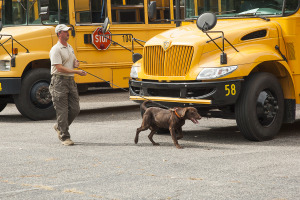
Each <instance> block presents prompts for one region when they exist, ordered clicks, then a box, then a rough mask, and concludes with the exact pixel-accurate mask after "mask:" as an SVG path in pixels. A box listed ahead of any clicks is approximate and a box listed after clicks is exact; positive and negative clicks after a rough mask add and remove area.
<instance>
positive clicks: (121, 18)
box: [0, 0, 176, 120]
mask: <svg viewBox="0 0 300 200" xmlns="http://www.w3.org/2000/svg"><path fill="white" fill-rule="evenodd" d="M1 2H2V4H1V6H2V7H1V9H2V30H1V32H0V111H2V110H3V109H4V108H5V106H6V105H7V103H15V105H16V107H17V108H18V110H19V111H20V113H21V114H22V115H24V116H26V117H28V118H30V119H33V120H42V119H51V118H53V117H54V115H55V112H54V109H53V104H52V101H51V96H50V94H49V90H48V86H49V82H50V78H51V77H50V70H49V69H50V60H49V51H50V49H51V47H52V46H53V45H54V44H56V42H57V36H56V34H55V31H54V30H55V26H56V25H57V24H60V23H64V24H67V25H68V26H70V27H72V28H73V31H72V34H70V39H69V44H71V45H72V47H73V48H74V51H75V55H76V57H77V58H78V60H80V61H82V62H81V65H80V66H81V68H82V69H83V70H86V71H87V72H90V73H92V74H94V75H96V76H98V77H101V78H102V79H104V80H106V81H109V82H110V84H108V83H107V82H104V81H103V80H100V79H97V78H96V77H94V76H90V75H88V76H85V77H81V76H75V81H76V82H77V83H78V86H79V88H81V89H82V88H85V89H86V88H87V87H98V86H99V87H103V86H108V87H113V88H114V86H113V85H112V84H114V85H118V86H119V87H127V88H128V80H129V76H130V69H131V65H132V63H133V62H132V59H131V56H132V52H131V51H130V50H132V43H130V41H131V40H132V36H130V35H125V36H123V37H122V36H120V35H119V36H118V35H117V36H112V38H111V39H112V40H113V41H110V40H107V39H106V38H105V37H102V36H101V34H99V30H100V29H101V27H102V25H103V22H104V19H105V18H106V17H109V19H110V20H111V22H112V25H111V29H110V32H109V33H107V34H108V35H109V34H112V35H114V34H124V33H125V34H132V35H133V37H135V38H138V39H140V40H142V41H147V40H148V39H150V38H151V37H153V36H154V35H157V34H158V33H160V32H162V31H165V30H168V29H170V28H174V27H175V26H176V25H175V23H174V22H173V21H170V20H166V19H174V13H175V12H176V6H175V4H174V2H173V0H156V1H155V2H156V6H157V13H156V15H155V16H154V17H152V18H151V19H148V5H149V4H150V2H149V1H148V0H2V1H1ZM45 8H46V9H45ZM41 11H43V13H44V14H45V13H46V15H47V14H48V17H45V18H43V20H41V15H40V14H41ZM155 18H156V19H155ZM117 44H121V45H122V46H123V47H126V48H128V49H130V50H126V49H124V48H122V47H121V46H120V45H117ZM134 52H135V53H142V46H140V45H139V44H137V43H135V44H134Z"/></svg>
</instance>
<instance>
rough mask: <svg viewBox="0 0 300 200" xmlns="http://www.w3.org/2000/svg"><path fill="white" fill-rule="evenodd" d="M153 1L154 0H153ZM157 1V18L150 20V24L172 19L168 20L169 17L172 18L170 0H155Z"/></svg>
mask: <svg viewBox="0 0 300 200" xmlns="http://www.w3.org/2000/svg"><path fill="white" fill-rule="evenodd" d="M151 1H152V0H151ZM153 1H156V9H157V12H156V20H155V21H153V22H151V21H149V24H153V23H168V24H169V23H170V21H167V20H168V19H171V15H170V0H153Z"/></svg>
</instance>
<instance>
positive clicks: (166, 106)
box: [77, 60, 171, 110]
mask: <svg viewBox="0 0 300 200" xmlns="http://www.w3.org/2000/svg"><path fill="white" fill-rule="evenodd" d="M78 61H79V62H83V63H87V62H86V61H80V60H78ZM77 69H80V70H82V71H84V72H86V73H87V74H89V75H91V76H94V77H96V78H98V79H100V80H102V81H104V82H106V83H108V84H111V85H113V86H116V87H117V88H120V89H122V90H124V91H125V92H129V90H127V89H125V88H122V87H120V86H118V85H116V84H113V83H111V82H110V81H107V80H105V79H103V78H100V77H99V76H96V75H94V74H92V73H90V72H87V71H85V70H83V69H81V68H79V67H77ZM138 96H139V97H141V98H143V99H145V100H148V101H152V100H150V99H147V98H146V97H144V96H142V95H138ZM152 103H154V104H156V105H159V106H160V107H163V108H166V109H168V110H171V108H170V107H168V106H165V105H162V104H161V103H158V102H155V101H152Z"/></svg>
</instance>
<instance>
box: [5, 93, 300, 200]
mask: <svg viewBox="0 0 300 200" xmlns="http://www.w3.org/2000/svg"><path fill="white" fill-rule="evenodd" d="M80 98H81V113H80V115H79V116H78V117H77V118H76V120H75V121H74V123H73V124H72V125H71V127H70V132H71V136H72V140H73V141H74V142H75V145H74V146H68V147H67V146H63V145H61V143H60V141H59V140H58V138H57V134H56V132H55V131H54V129H53V124H54V123H55V120H45V121H31V120H28V119H26V118H24V117H23V116H21V115H20V114H19V113H18V111H17V110H16V108H15V106H14V105H9V106H8V107H7V108H5V109H4V110H3V111H2V112H1V113H0V127H1V129H0V138H1V140H0V153H1V157H0V199H5V200H6V199H9V200H10V199H22V200H23V199H24V200H27V199H28V200H29V199H30V200H32V199H55V200H57V199H58V200H59V199H70V200H71V199H72V200H73V199H105V200H106V199H108V200H113V199H120V200H123V199H124V200H127V199H133V200H135V199H145V200H146V199H149V200H152V199H166V200H167V199H168V200H169V199H172V200H173V199H183V200H187V199H195V200H199V199H208V200H209V199H217V200H218V199H220V200H223V199H224V200H228V199H251V200H252V199H253V200H260V199H261V200H294V199H295V200H296V199H300V198H299V197H300V147H299V141H300V133H299V130H300V120H299V119H300V118H299V116H298V115H297V121H296V123H294V124H289V125H284V126H283V127H282V129H281V131H280V133H279V134H278V136H277V137H276V138H275V139H274V140H271V141H266V142H250V141H247V140H245V139H244V138H243V136H242V135H241V133H240V132H239V130H238V128H237V126H236V123H235V121H234V120H223V119H205V118H203V119H201V120H200V123H199V124H198V125H195V124H193V123H192V122H187V123H186V125H185V126H184V127H183V130H184V138H183V139H182V140H179V144H181V146H183V147H184V149H176V148H175V147H174V145H173V142H172V139H171V137H170V135H168V134H162V135H155V136H154V140H155V141H156V142H158V143H160V146H152V144H151V142H150V141H149V139H148V137H147V136H148V134H149V131H144V132H141V134H140V140H139V143H138V144H134V142H133V140H134V137H135V131H136V128H138V127H139V126H140V124H141V117H140V111H139V106H138V105H137V104H136V103H134V102H131V101H130V100H129V99H128V94H127V93H126V92H121V91H118V90H114V91H112V90H104V91H98V90H95V91H90V92H88V93H86V94H83V95H81V96H80Z"/></svg>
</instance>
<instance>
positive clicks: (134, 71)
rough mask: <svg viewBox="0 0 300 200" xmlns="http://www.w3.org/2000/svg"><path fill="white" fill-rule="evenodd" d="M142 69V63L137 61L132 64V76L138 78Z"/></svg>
mask: <svg viewBox="0 0 300 200" xmlns="http://www.w3.org/2000/svg"><path fill="white" fill-rule="evenodd" d="M140 69H141V64H140V63H135V64H134V65H132V67H131V71H130V77H131V78H138V73H139V71H140Z"/></svg>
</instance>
